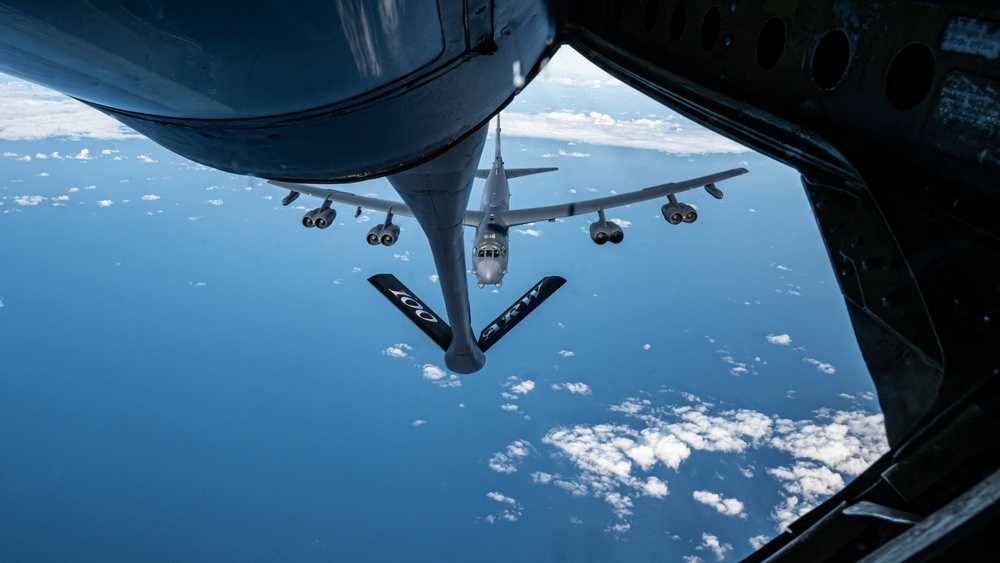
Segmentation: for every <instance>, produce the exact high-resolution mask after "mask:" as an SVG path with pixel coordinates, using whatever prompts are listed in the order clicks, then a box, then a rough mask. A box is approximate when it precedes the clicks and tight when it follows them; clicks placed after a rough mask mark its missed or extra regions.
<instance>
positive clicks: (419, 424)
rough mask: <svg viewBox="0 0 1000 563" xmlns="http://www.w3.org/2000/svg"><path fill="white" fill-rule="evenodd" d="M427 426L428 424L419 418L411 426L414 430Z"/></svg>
mask: <svg viewBox="0 0 1000 563" xmlns="http://www.w3.org/2000/svg"><path fill="white" fill-rule="evenodd" d="M425 424H427V421H426V420H422V419H419V418H418V419H416V420H414V421H413V422H411V423H410V425H411V426H413V427H414V428H416V427H418V426H423V425H425Z"/></svg>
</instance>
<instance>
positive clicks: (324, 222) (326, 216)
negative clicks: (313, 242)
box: [313, 207, 337, 229]
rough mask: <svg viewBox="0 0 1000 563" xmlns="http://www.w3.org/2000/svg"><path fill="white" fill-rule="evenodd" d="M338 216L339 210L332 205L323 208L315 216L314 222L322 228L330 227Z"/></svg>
mask: <svg viewBox="0 0 1000 563" xmlns="http://www.w3.org/2000/svg"><path fill="white" fill-rule="evenodd" d="M336 218H337V211H336V210H335V209H333V208H331V207H327V208H326V209H322V210H320V211H319V213H317V214H316V215H315V216H314V217H313V224H314V225H316V227H318V228H320V229H325V228H327V227H329V226H330V225H331V224H332V223H333V220H334V219H336Z"/></svg>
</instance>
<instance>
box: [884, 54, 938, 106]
mask: <svg viewBox="0 0 1000 563" xmlns="http://www.w3.org/2000/svg"><path fill="white" fill-rule="evenodd" d="M933 82H934V53H932V52H931V50H930V48H929V47H927V45H924V44H923V43H912V44H910V45H907V46H906V47H903V49H902V50H901V51H899V52H898V53H896V56H895V57H893V58H892V62H891V63H889V70H888V72H886V74H885V97H886V98H887V99H888V100H889V103H890V104H892V107H894V108H896V109H910V108H912V107H915V106H916V105H917V104H919V103H920V102H921V101H923V99H924V97H925V96H926V95H927V92H929V91H930V89H931V84H933Z"/></svg>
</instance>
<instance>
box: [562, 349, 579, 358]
mask: <svg viewBox="0 0 1000 563" xmlns="http://www.w3.org/2000/svg"><path fill="white" fill-rule="evenodd" d="M559 355H560V356H562V357H564V358H569V357H571V356H575V355H576V352H573V351H571V350H559Z"/></svg>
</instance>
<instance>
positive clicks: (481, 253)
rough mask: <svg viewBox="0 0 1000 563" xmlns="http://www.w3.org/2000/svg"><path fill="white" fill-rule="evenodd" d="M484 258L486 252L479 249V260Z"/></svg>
mask: <svg viewBox="0 0 1000 563" xmlns="http://www.w3.org/2000/svg"><path fill="white" fill-rule="evenodd" d="M485 256H486V251H485V250H483V249H482V248H480V249H479V257H480V258H483V257H485Z"/></svg>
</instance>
